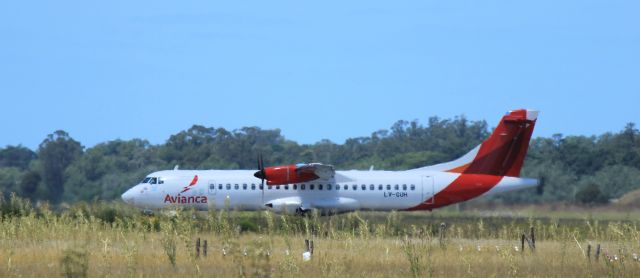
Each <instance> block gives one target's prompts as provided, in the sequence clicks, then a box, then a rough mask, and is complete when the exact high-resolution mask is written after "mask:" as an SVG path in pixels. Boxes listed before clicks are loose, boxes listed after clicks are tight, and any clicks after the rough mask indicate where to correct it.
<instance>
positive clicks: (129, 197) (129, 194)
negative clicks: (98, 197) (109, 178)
mask: <svg viewBox="0 0 640 278" xmlns="http://www.w3.org/2000/svg"><path fill="white" fill-rule="evenodd" d="M121 197H122V200H123V201H124V202H125V203H127V204H133V203H134V202H135V193H134V192H133V188H131V189H129V190H127V191H126V192H125V193H123V194H122V196H121Z"/></svg>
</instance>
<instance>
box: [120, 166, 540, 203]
mask: <svg viewBox="0 0 640 278" xmlns="http://www.w3.org/2000/svg"><path fill="white" fill-rule="evenodd" d="M254 172H255V171H251V170H169V171H159V172H154V173H152V174H150V175H148V178H152V179H145V180H149V181H148V182H146V183H140V184H138V185H136V186H134V187H133V188H131V189H129V190H128V191H127V192H125V193H124V194H123V195H122V198H123V200H125V202H127V203H130V204H133V205H135V206H137V207H140V208H143V209H158V208H163V207H169V206H183V207H193V208H196V209H200V210H206V209H208V208H216V209H222V208H229V209H240V210H262V209H267V208H268V209H272V210H274V211H278V212H280V211H286V212H295V211H298V210H303V211H306V210H309V209H318V210H320V211H321V212H322V213H332V212H333V213H340V212H348V211H354V210H381V211H389V210H412V209H429V210H430V209H432V208H437V207H442V206H445V205H449V204H452V203H456V202H460V201H465V200H467V199H470V198H474V197H477V196H479V195H486V194H491V193H497V192H503V191H511V190H515V189H521V188H526V187H532V186H535V185H536V184H537V181H536V180H534V179H524V178H515V177H495V179H491V180H495V181H497V183H495V184H493V185H487V184H484V185H482V184H481V183H482V182H483V181H482V179H480V180H479V181H475V180H474V181H473V183H474V184H471V185H469V186H468V188H470V189H471V190H473V188H474V186H476V187H478V186H485V187H486V186H490V188H489V189H487V190H484V191H483V192H481V193H480V194H479V195H478V194H477V192H472V193H469V192H464V190H462V191H461V190H460V189H458V190H455V189H454V190H452V191H451V192H446V190H445V189H446V188H448V187H450V186H451V185H452V184H454V183H455V181H456V180H459V178H460V176H461V174H458V173H449V172H437V171H427V170H421V169H416V170H408V171H355V170H352V171H336V175H335V177H334V178H332V179H327V180H315V181H312V182H305V183H297V184H287V185H278V186H268V185H266V184H265V185H264V186H262V185H261V181H260V180H259V179H256V178H255V177H253V173H254ZM153 178H156V179H153ZM151 181H153V182H154V183H151ZM190 184H192V185H190ZM466 188H467V186H466V185H465V188H464V189H466ZM439 193H441V194H442V195H441V196H442V197H438V194H439Z"/></svg>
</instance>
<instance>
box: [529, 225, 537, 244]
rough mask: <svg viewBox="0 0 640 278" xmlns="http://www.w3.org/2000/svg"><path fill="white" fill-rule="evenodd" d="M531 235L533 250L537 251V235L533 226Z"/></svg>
mask: <svg viewBox="0 0 640 278" xmlns="http://www.w3.org/2000/svg"><path fill="white" fill-rule="evenodd" d="M530 234H531V247H532V250H535V249H536V234H535V232H534V228H533V226H531V232H530Z"/></svg>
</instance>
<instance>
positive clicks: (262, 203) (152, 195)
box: [122, 109, 539, 215]
mask: <svg viewBox="0 0 640 278" xmlns="http://www.w3.org/2000/svg"><path fill="white" fill-rule="evenodd" d="M537 117H538V111H536V110H527V109H518V110H512V111H509V112H508V113H507V114H506V115H505V116H503V117H502V119H501V120H500V122H499V124H498V126H497V127H496V128H495V130H494V131H493V133H492V134H491V135H490V136H489V138H487V139H486V140H485V141H483V142H482V143H481V144H480V145H478V146H477V147H475V148H474V149H472V150H471V151H469V152H468V153H467V154H465V155H463V156H462V157H460V158H458V159H456V160H453V161H450V162H445V163H440V164H437V165H433V166H426V167H421V168H417V169H411V170H405V171H381V170H373V169H370V170H368V171H367V170H364V171H362V170H348V171H336V170H335V169H334V167H333V166H332V165H328V164H322V163H300V164H292V165H281V166H271V167H264V163H263V159H262V156H259V158H258V168H259V169H258V171H255V170H179V169H178V167H177V166H176V168H175V169H174V170H165V171H158V172H153V173H151V174H149V175H148V176H146V177H145V178H144V179H143V180H142V181H141V182H140V183H139V184H137V185H135V186H133V187H132V188H130V189H129V190H127V191H126V192H125V193H124V194H122V199H123V201H124V202H125V203H128V204H131V205H133V206H135V207H138V208H141V209H143V210H154V209H161V208H165V207H188V208H194V209H197V210H208V209H210V208H215V209H225V208H226V209H237V210H264V209H268V210H272V211H274V212H282V213H296V214H303V215H304V214H306V213H308V212H310V211H313V210H317V211H319V212H320V213H321V214H322V215H327V214H336V213H346V212H351V211H355V210H372V211H392V210H398V211H416V210H433V209H436V208H441V207H444V206H448V205H451V204H455V203H459V202H464V201H467V200H470V199H473V198H477V197H479V196H486V195H490V194H496V193H502V192H507V191H513V190H519V189H524V188H530V187H535V186H538V185H539V181H538V180H537V179H532V178H521V177H520V170H521V169H522V165H523V163H524V158H525V155H526V153H527V149H528V147H529V141H530V139H531V134H532V133H533V128H534V126H535V123H536V120H537ZM254 171H255V172H254ZM265 181H266V185H265Z"/></svg>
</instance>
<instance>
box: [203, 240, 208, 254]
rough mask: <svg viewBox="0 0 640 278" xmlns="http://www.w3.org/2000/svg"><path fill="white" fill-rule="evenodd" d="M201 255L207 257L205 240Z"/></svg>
mask: <svg viewBox="0 0 640 278" xmlns="http://www.w3.org/2000/svg"><path fill="white" fill-rule="evenodd" d="M202 254H203V255H204V256H205V257H206V256H207V240H206V239H205V240H204V246H203V249H202Z"/></svg>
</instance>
